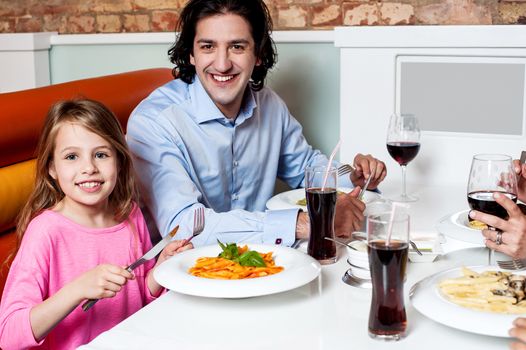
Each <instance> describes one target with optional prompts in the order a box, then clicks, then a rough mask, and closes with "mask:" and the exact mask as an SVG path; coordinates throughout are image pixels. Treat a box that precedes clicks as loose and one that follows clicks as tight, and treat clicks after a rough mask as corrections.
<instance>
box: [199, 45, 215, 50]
mask: <svg viewBox="0 0 526 350" xmlns="http://www.w3.org/2000/svg"><path fill="white" fill-rule="evenodd" d="M212 48H213V46H212V45H211V44H205V45H201V50H205V51H209V50H212Z"/></svg>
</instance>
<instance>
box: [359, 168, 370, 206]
mask: <svg viewBox="0 0 526 350" xmlns="http://www.w3.org/2000/svg"><path fill="white" fill-rule="evenodd" d="M373 177H374V173H370V174H369V178H368V179H367V181H366V182H365V185H364V186H363V188H362V189H361V191H360V194H359V195H358V199H360V200H361V199H362V198H363V195H364V194H365V190H367V187H368V186H369V184H370V183H371V179H372V178H373Z"/></svg>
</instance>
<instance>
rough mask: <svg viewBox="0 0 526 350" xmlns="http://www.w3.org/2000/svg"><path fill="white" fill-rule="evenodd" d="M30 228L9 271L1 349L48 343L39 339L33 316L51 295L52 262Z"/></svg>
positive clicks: (0, 314)
mask: <svg viewBox="0 0 526 350" xmlns="http://www.w3.org/2000/svg"><path fill="white" fill-rule="evenodd" d="M36 229H38V228H35V227H32V228H31V227H30V228H28V230H27V231H28V232H26V234H25V237H24V240H23V241H22V244H21V246H20V249H19V251H18V253H17V255H16V257H15V259H14V261H13V264H12V265H11V268H10V269H9V275H8V277H7V281H6V284H5V288H4V293H3V295H2V302H1V304H0V347H1V348H2V349H4V350H9V349H28V348H32V347H35V346H38V345H41V344H42V343H43V342H44V339H42V340H41V341H40V342H37V341H36V340H35V337H34V335H33V330H32V328H31V322H30V317H29V314H30V312H31V308H33V307H34V306H35V305H37V304H39V303H41V302H42V301H43V300H44V298H45V296H46V295H47V280H48V278H49V276H48V273H47V271H48V263H47V262H48V261H49V257H48V256H46V254H47V253H46V249H45V244H42V243H41V242H42V241H43V240H42V239H31V237H29V236H30V235H31V232H29V231H30V230H36Z"/></svg>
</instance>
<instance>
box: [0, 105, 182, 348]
mask: <svg viewBox="0 0 526 350" xmlns="http://www.w3.org/2000/svg"><path fill="white" fill-rule="evenodd" d="M135 199H136V187H135V181H134V176H133V168H132V162H131V158H130V154H129V152H128V148H127V145H126V141H125V139H124V135H123V132H122V129H121V127H120V124H119V122H118V121H117V119H116V118H115V116H114V115H113V114H112V113H111V112H110V111H109V110H108V109H107V108H106V107H104V106H103V105H101V104H100V103H98V102H95V101H91V100H75V101H65V102H59V103H57V104H55V105H54V106H53V107H52V108H51V109H50V111H49V113H48V116H47V120H46V124H45V126H44V129H43V131H42V134H41V137H40V141H39V145H38V157H37V176H36V185H35V188H34V190H33V193H32V194H31V197H30V199H29V201H28V203H27V204H26V206H25V207H24V209H23V210H22V212H21V215H20V218H19V222H18V226H17V234H18V237H19V249H18V253H17V255H16V257H15V259H14V261H13V264H12V266H11V269H10V271H9V276H8V278H7V282H6V285H5V290H4V294H3V296H2V301H1V304H0V347H1V348H2V349H4V350H8V349H26V348H31V347H35V346H40V347H41V348H46V349H74V348H76V347H77V346H79V345H81V344H84V343H87V342H89V341H90V340H92V339H93V338H94V337H96V336H97V335H98V334H100V333H101V332H103V331H105V330H107V329H109V328H111V327H113V326H114V325H116V324H117V323H119V322H120V321H122V320H124V319H125V318H126V317H128V316H130V315H131V314H133V313H134V312H135V311H137V310H139V309H140V308H141V307H142V306H144V305H145V304H147V303H148V302H150V301H151V300H152V299H154V298H155V297H156V296H157V295H159V294H160V293H161V291H162V288H161V286H160V285H158V284H157V283H156V282H155V280H154V279H153V276H152V275H153V274H152V272H153V268H155V266H157V265H158V264H160V263H161V262H163V261H164V260H166V259H167V258H168V257H169V256H170V255H173V254H174V253H175V252H176V250H183V249H186V248H187V246H185V247H181V246H182V241H175V242H172V243H171V244H169V245H168V246H167V247H166V248H165V249H164V250H163V252H162V253H161V255H160V257H159V259H158V260H157V263H155V261H154V260H151V261H149V262H147V263H146V264H144V265H142V266H140V267H138V268H137V269H135V270H134V271H133V274H132V273H129V272H128V271H126V270H125V268H124V267H125V266H127V265H129V264H130V263H132V262H133V261H135V260H136V259H138V258H140V257H141V256H142V255H143V254H144V253H145V252H146V251H148V249H150V248H151V243H150V238H149V234H148V231H147V228H146V224H145V222H144V219H143V216H142V214H141V212H140V210H139V208H138V206H137V205H136V203H135ZM154 265H155V266H154ZM86 299H102V300H100V301H99V302H98V303H97V304H96V305H95V306H93V308H91V309H90V310H89V311H87V312H84V311H82V308H81V307H80V306H79V304H81V303H83V302H84V301H85V300H86Z"/></svg>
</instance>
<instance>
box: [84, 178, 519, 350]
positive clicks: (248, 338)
mask: <svg viewBox="0 0 526 350" xmlns="http://www.w3.org/2000/svg"><path fill="white" fill-rule="evenodd" d="M408 188H409V191H410V192H411V193H412V194H415V195H416V196H418V197H419V199H418V201H416V202H413V203H410V207H409V209H408V210H409V212H410V217H411V235H418V234H427V235H437V237H442V247H443V250H444V254H443V255H441V256H439V257H438V258H437V259H436V260H435V261H434V262H422V263H412V262H409V263H408V266H407V276H406V277H407V278H406V282H405V284H404V294H405V305H406V312H407V336H406V337H405V338H403V339H402V340H400V341H396V342H392V341H391V342H386V341H380V340H375V339H371V338H370V337H369V335H368V318H369V308H370V302H371V289H370V288H358V287H354V286H351V285H348V284H346V283H344V282H343V280H342V277H343V276H344V274H345V273H346V271H347V270H348V269H349V265H348V263H347V259H346V258H347V251H346V248H345V247H343V248H339V249H338V260H337V262H336V263H334V264H331V265H323V266H322V267H321V273H320V274H319V276H318V277H317V278H315V279H314V280H312V281H311V282H309V283H307V284H305V285H303V286H300V287H297V288H294V289H291V290H287V291H283V292H280V293H276V294H270V295H262V296H256V297H247V298H213V297H199V296H193V295H185V294H181V293H177V292H174V291H167V292H166V293H164V294H163V295H162V296H160V297H159V298H158V299H156V300H155V301H153V302H152V303H150V304H149V305H147V306H145V307H144V308H142V309H141V310H139V311H137V312H136V313H135V314H133V315H132V316H130V317H128V318H127V319H125V320H124V321H122V322H121V323H119V324H118V325H116V326H115V327H113V328H112V329H110V330H108V331H106V332H104V333H102V334H100V335H99V336H98V337H96V338H95V339H93V340H92V341H91V342H90V343H88V344H86V345H83V346H81V347H80V349H84V350H88V349H91V350H95V349H154V348H159V349H179V350H181V349H192V350H200V349H203V350H204V349H240V350H241V349H242V350H255V349H302V350H309V349H312V350H338V349H342V350H343V349H360V350H363V349H375V350H376V349H426V350H433V349H440V350H444V349H448V348H451V349H463V350H467V349H477V350H479V349H485V350H491V349H506V348H507V347H508V345H509V343H510V342H511V341H512V339H511V338H507V337H495V336H488V335H484V334H477V332H468V331H464V330H461V329H458V328H457V327H455V317H456V315H455V313H452V314H451V315H449V316H450V318H451V320H452V323H451V324H450V325H444V324H442V323H438V322H436V321H434V320H433V319H431V318H429V317H427V316H425V315H423V314H421V313H420V312H419V311H417V310H416V309H415V307H414V306H413V305H412V303H411V300H410V297H409V292H410V290H411V287H412V286H413V285H414V284H415V283H417V282H418V281H420V280H422V279H423V278H425V277H427V276H430V275H433V274H435V273H437V272H440V271H444V270H447V269H450V268H454V267H459V266H471V265H484V264H487V252H486V250H485V248H483V245H482V239H481V240H480V242H481V243H480V244H477V243H473V242H464V241H461V240H457V239H455V237H452V236H451V235H448V234H447V232H446V234H444V232H437V229H436V226H437V223H438V222H439V221H440V220H441V219H442V218H443V217H444V216H447V215H449V214H451V213H454V212H458V211H460V210H466V209H468V204H467V200H466V188H465V185H463V184H458V185H456V184H450V185H444V186H425V185H418V186H416V185H411V184H408ZM412 189H413V191H411V190H412ZM398 192H399V186H396V185H394V184H393V185H391V186H389V184H385V185H384V186H382V196H384V197H387V198H388V197H389V196H390V195H396V194H398ZM305 246H306V245H305V244H302V245H300V246H299V248H298V249H300V250H302V249H303V250H305ZM468 252H470V253H468ZM460 309H461V308H460V307H459V310H460ZM459 312H460V311H459ZM509 326H510V327H511V323H510V325H509Z"/></svg>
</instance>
